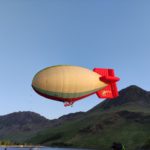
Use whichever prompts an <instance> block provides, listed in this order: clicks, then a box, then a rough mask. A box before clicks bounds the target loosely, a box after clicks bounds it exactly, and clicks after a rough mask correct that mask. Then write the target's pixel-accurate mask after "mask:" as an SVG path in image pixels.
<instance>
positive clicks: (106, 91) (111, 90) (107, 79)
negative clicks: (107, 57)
mask: <svg viewBox="0 0 150 150" xmlns="http://www.w3.org/2000/svg"><path fill="white" fill-rule="evenodd" d="M93 71H94V72H96V73H98V74H100V75H101V77H100V80H101V81H102V82H104V83H106V84H107V85H108V86H107V87H105V88H103V89H102V90H100V91H98V92H96V94H97V96H98V97H99V98H111V99H112V98H115V97H117V96H118V88H117V85H116V82H117V81H119V80H120V79H119V78H118V77H115V73H114V70H113V69H105V68H94V69H93Z"/></svg>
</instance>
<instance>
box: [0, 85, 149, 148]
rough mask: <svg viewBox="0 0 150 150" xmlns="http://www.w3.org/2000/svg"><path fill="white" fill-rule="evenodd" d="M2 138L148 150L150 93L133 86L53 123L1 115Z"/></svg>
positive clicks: (19, 115) (36, 117)
mask: <svg viewBox="0 0 150 150" xmlns="http://www.w3.org/2000/svg"><path fill="white" fill-rule="evenodd" d="M0 139H10V140H13V141H16V142H26V143H32V144H40V145H46V146H57V147H58V146H60V147H83V148H97V149H101V150H108V149H110V146H111V145H112V143H113V142H121V143H123V144H124V145H125V147H126V149H128V150H145V149H144V148H149V146H150V143H149V141H150V92H148V91H145V90H143V89H141V88H139V87H137V86H135V85H132V86H129V87H127V88H125V89H123V90H121V91H120V92H119V97H117V98H115V99H113V100H110V99H106V100H104V101H103V102H102V103H100V104H98V105H97V106H95V107H94V108H92V109H91V110H89V111H87V112H77V113H71V114H68V115H64V116H62V117H60V118H58V119H54V120H48V119H46V118H44V117H42V116H40V115H38V114H36V113H33V112H17V113H12V114H9V115H5V116H0Z"/></svg>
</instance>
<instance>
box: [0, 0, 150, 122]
mask: <svg viewBox="0 0 150 150" xmlns="http://www.w3.org/2000/svg"><path fill="white" fill-rule="evenodd" d="M149 6H150V1H149V0H144V1H141V0H132V1H131V0H126V1H121V0H1V1H0V102H1V105H0V106H1V107H0V115H5V114H8V113H12V112H18V111H33V112H36V113H39V114H41V115H42V116H45V117H46V118H49V119H54V118H58V117H60V116H62V115H64V114H68V113H73V112H78V111H87V110H89V109H91V108H92V107H94V106H95V105H97V104H98V103H100V102H102V101H103V99H99V98H98V97H97V96H96V95H93V96H90V97H88V98H86V99H83V100H81V101H78V102H76V103H75V104H74V106H73V107H64V106H63V103H60V102H57V101H52V100H48V99H45V98H43V97H41V96H39V95H37V94H36V93H35V92H34V91H33V89H32V87H31V83H32V79H33V77H34V75H35V74H36V73H37V72H38V71H39V70H41V69H43V68H45V67H48V66H53V65H59V64H68V65H76V66H82V67H85V68H89V69H91V70H92V69H93V68H95V67H99V68H105V67H106V68H114V69H115V73H116V75H117V76H118V77H120V79H121V80H120V81H119V82H118V88H119V90H121V89H123V88H126V87H127V86H130V85H137V86H139V87H141V88H143V89H145V90H147V91H150V79H149V78H150V9H149Z"/></svg>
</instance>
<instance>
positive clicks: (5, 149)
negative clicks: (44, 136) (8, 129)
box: [0, 147, 88, 150]
mask: <svg viewBox="0 0 150 150" xmlns="http://www.w3.org/2000/svg"><path fill="white" fill-rule="evenodd" d="M0 150H88V149H81V148H54V147H42V148H38V147H35V148H24V147H23V148H22V147H17V148H16V147H15V148H14V147H0Z"/></svg>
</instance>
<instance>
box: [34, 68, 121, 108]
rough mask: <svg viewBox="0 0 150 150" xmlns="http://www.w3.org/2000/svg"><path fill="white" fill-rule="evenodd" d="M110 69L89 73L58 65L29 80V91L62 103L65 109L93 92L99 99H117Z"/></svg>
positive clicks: (115, 80)
mask: <svg viewBox="0 0 150 150" xmlns="http://www.w3.org/2000/svg"><path fill="white" fill-rule="evenodd" d="M118 80H119V78H118V77H115V74H114V70H113V69H102V68H95V69H93V71H92V70H89V69H86V68H83V67H79V66H70V65H59V66H52V67H48V68H45V69H43V70H41V71H39V72H38V73H37V74H36V75H35V76H34V78H33V80H32V87H33V89H34V90H35V91H36V92H37V93H38V94H39V95H41V96H43V97H46V98H49V99H53V100H57V101H62V102H65V106H69V105H72V104H73V103H74V102H75V101H77V100H80V99H82V98H85V97H87V96H89V95H92V94H94V93H96V94H97V95H98V97H99V98H115V97H117V96H118V90H117V86H116V82H117V81H118Z"/></svg>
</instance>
